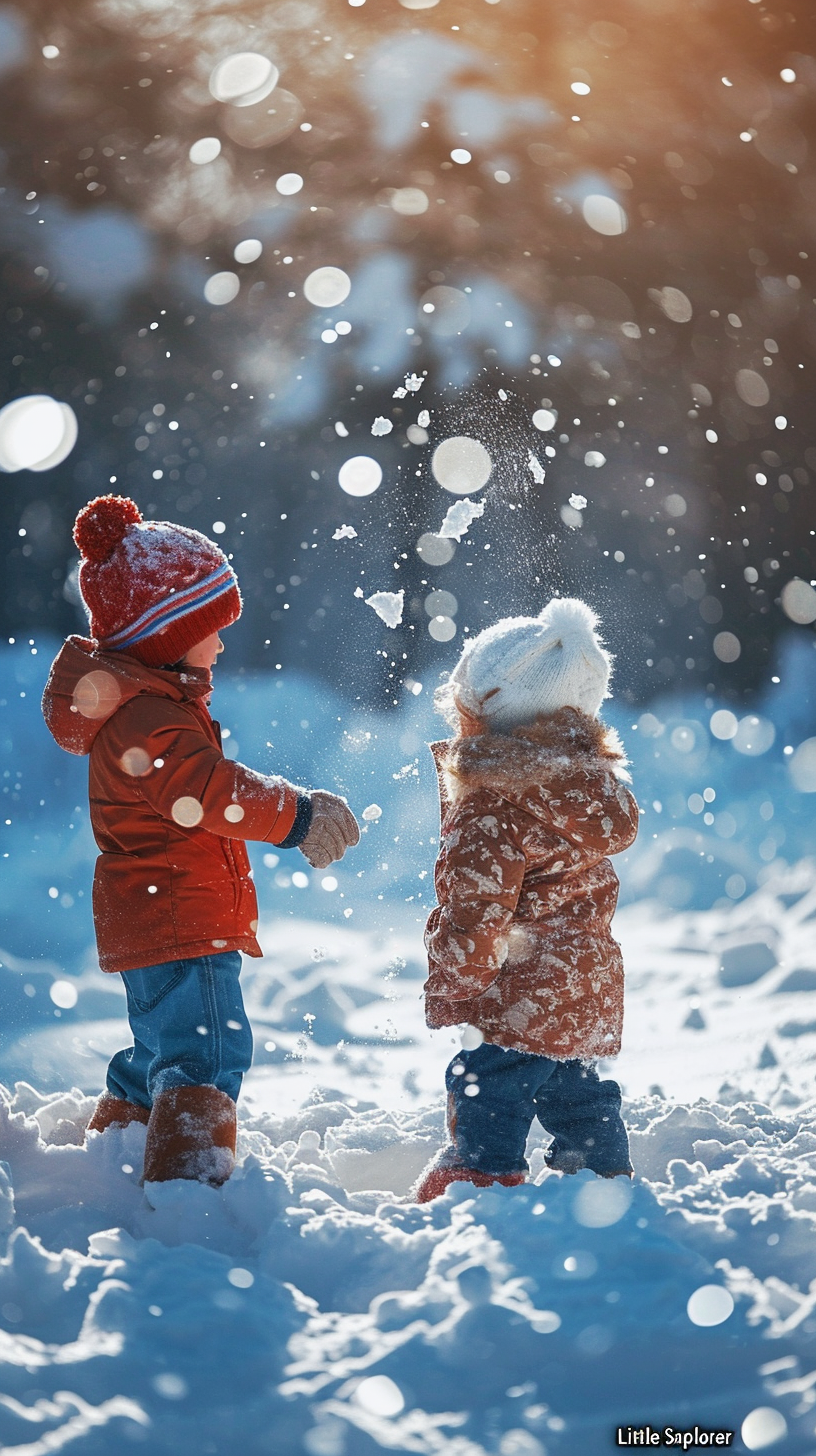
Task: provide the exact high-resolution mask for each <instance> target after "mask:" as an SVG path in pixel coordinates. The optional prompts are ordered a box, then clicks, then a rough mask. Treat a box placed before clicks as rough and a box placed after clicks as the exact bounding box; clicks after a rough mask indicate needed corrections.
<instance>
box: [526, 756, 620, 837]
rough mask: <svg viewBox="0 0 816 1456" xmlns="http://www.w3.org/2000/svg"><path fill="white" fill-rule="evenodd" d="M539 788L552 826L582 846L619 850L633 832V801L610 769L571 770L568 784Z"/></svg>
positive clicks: (555, 784)
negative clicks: (572, 771)
mask: <svg viewBox="0 0 816 1456" xmlns="http://www.w3.org/2000/svg"><path fill="white" fill-rule="evenodd" d="M541 792H543V794H544V796H545V806H546V817H547V818H548V820H549V822H550V823H551V824H552V827H553V829H555V830H556V831H557V832H558V834H560V835H561V836H563V838H564V839H567V840H570V841H571V842H572V843H573V844H576V845H580V846H581V847H582V849H584V850H590V851H593V850H594V851H596V852H597V853H598V854H601V855H608V854H620V852H621V850H624V849H628V847H629V845H630V844H631V843H632V842H633V840H634V839H635V836H636V835H637V832H638V806H637V801H636V800H635V797H634V795H633V794H632V793H631V791H630V790H629V789H628V788H627V787H626V785H625V783H623V782H622V780H621V779H619V778H618V777H617V776H616V774H615V773H614V771H613V770H612V769H596V770H587V771H585V772H583V773H581V774H575V773H572V774H571V775H570V779H569V783H568V785H565V786H564V787H561V786H559V785H558V784H557V783H553V784H552V785H551V787H550V788H549V789H544V790H543V791H541Z"/></svg>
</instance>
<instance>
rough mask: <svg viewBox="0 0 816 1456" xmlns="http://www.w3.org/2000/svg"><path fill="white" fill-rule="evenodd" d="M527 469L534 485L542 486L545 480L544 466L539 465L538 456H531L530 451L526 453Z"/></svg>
mask: <svg viewBox="0 0 816 1456" xmlns="http://www.w3.org/2000/svg"><path fill="white" fill-rule="evenodd" d="M527 469H528V470H529V471H530V474H531V475H532V477H533V480H534V481H535V483H536V485H543V484H544V481H545V479H546V474H545V470H544V466H543V465H542V464H541V461H540V460H539V458H538V456H537V455H534V454H533V452H532V450H528V451H527Z"/></svg>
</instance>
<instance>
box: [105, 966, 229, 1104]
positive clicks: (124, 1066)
mask: <svg viewBox="0 0 816 1456" xmlns="http://www.w3.org/2000/svg"><path fill="white" fill-rule="evenodd" d="M240 972H241V954H240V951H237V950H232V951H225V952H223V953H222V954H221V955H212V956H195V957H194V958H193V959H191V960H181V961H164V962H163V963H162V964H161V965H157V966H144V967H142V968H141V969H140V970H138V971H124V972H123V974H122V980H123V981H124V983H125V991H126V993H127V1008H128V1021H129V1022H130V1029H131V1031H132V1032H133V1046H132V1047H128V1048H127V1049H126V1050H125V1051H121V1052H117V1053H116V1055H115V1056H114V1057H113V1058H112V1060H111V1063H110V1066H109V1067H108V1079H107V1086H108V1091H109V1092H110V1093H111V1094H112V1095H113V1096H114V1097H124V1098H125V1099H126V1100H127V1101H128V1102H138V1103H140V1104H141V1106H142V1107H152V1105H153V1099H154V1098H155V1096H156V1094H157V1093H158V1092H163V1091H165V1090H166V1089H167V1088H168V1087H201V1086H211V1087H218V1088H219V1090H220V1091H221V1092H226V1094H227V1096H228V1097H231V1098H232V1100H233V1102H237V1100H238V1093H239V1092H240V1090H241V1081H242V1079H243V1075H244V1072H246V1071H248V1069H249V1066H250V1064H251V1062H252V1031H251V1029H250V1025H249V1019H248V1017H247V1014H246V1012H245V1010H244V1002H243V998H242V996H241V986H240V982H239V980H238V977H239V975H240Z"/></svg>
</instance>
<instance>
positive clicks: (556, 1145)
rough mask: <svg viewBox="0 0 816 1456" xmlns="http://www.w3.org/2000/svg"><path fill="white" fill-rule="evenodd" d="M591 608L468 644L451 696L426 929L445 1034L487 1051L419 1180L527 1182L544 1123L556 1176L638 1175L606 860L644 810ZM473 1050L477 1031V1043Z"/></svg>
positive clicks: (509, 626)
mask: <svg viewBox="0 0 816 1456" xmlns="http://www.w3.org/2000/svg"><path fill="white" fill-rule="evenodd" d="M597 625H598V624H597V618H596V617H595V614H594V613H593V612H592V611H591V609H590V608H589V607H588V606H586V605H585V603H583V602H580V601H576V600H569V599H555V600H553V601H551V602H550V603H549V604H548V605H547V606H546V607H545V608H544V610H543V611H542V612H541V614H540V616H538V617H536V618H524V617H515V618H506V619H505V620H503V621H500V622H497V623H496V624H495V626H493V627H490V628H488V629H487V630H486V631H484V632H482V633H480V634H479V636H478V637H475V638H473V640H472V641H470V642H469V643H468V644H467V646H466V648H465V650H464V652H463V653H462V656H461V658H460V660H459V662H458V664H457V666H456V668H455V669H454V671H453V673H452V675H451V677H450V680H449V682H448V683H447V684H446V685H445V687H444V688H442V689H441V690H440V694H439V697H438V703H439V706H440V707H441V709H442V711H443V712H444V713H445V715H446V717H447V718H448V721H449V722H450V723H451V726H452V727H453V728H454V729H455V730H456V736H455V737H454V738H453V739H451V740H449V741H446V742H442V743H437V744H434V745H433V753H434V756H435V759H436V764H437V769H438V772H439V787H440V799H441V812H442V827H441V840H440V851H439V857H438V859H437V864H436V892H437V899H438V901H439V904H438V906H437V908H436V909H435V910H433V911H432V912H431V915H430V918H429V920H428V927H427V931H426V937H425V941H426V946H427V949H428V961H429V976H428V980H427V982H426V986H425V992H426V1003H425V1004H426V1018H427V1022H428V1025H429V1026H431V1027H441V1026H453V1025H456V1024H460V1023H463V1022H465V1023H468V1024H469V1025H470V1026H471V1027H473V1028H475V1029H476V1031H477V1033H481V1036H482V1038H483V1040H482V1041H481V1043H480V1044H479V1045H478V1046H476V1047H475V1048H473V1049H471V1050H466V1051H462V1052H460V1053H458V1054H457V1056H455V1057H454V1059H453V1061H452V1062H451V1064H450V1066H449V1067H448V1070H447V1075H446V1085H447V1090H448V1132H449V1137H450V1143H449V1145H448V1146H447V1147H446V1148H444V1149H443V1150H442V1152H441V1153H440V1154H439V1155H438V1156H437V1158H436V1159H435V1160H434V1162H433V1163H432V1164H431V1166H430V1167H429V1168H428V1169H427V1170H426V1172H425V1174H424V1175H423V1176H422V1178H421V1179H420V1182H419V1184H418V1187H417V1192H416V1196H417V1200H418V1201H419V1202H427V1201H429V1200H430V1199H432V1198H435V1197H438V1196H439V1194H441V1193H444V1191H445V1189H446V1188H447V1187H448V1186H449V1184H450V1183H452V1182H454V1181H456V1180H464V1181H469V1182H471V1183H475V1184H477V1185H478V1186H486V1185H488V1184H490V1183H493V1182H499V1183H503V1184H506V1185H512V1184H516V1183H523V1182H524V1180H525V1175H526V1172H527V1163H526V1161H525V1157H524V1148H525V1143H526V1140H527V1134H528V1132H529V1130H530V1126H531V1124H532V1121H533V1118H534V1117H536V1116H537V1117H538V1119H539V1121H540V1122H541V1124H542V1125H543V1127H544V1128H545V1129H546V1131H547V1132H549V1133H550V1134H552V1137H553V1141H552V1143H551V1145H550V1147H549V1149H548V1152H547V1155H546V1161H547V1163H548V1165H549V1167H550V1168H553V1169H555V1170H557V1171H560V1172H562V1173H574V1172H577V1171H578V1170H579V1169H581V1168H590V1169H592V1171H593V1172H595V1173H598V1174H600V1175H601V1176H603V1177H608V1178H611V1177H614V1176H616V1175H617V1174H625V1175H627V1176H631V1174H632V1168H631V1164H630V1161H629V1145H628V1139H627V1136H626V1129H625V1127H624V1125H623V1122H622V1119H621V1116H620V1101H621V1096H620V1089H619V1087H618V1085H617V1083H615V1082H613V1081H608V1080H601V1079H600V1078H599V1076H598V1072H597V1070H596V1068H595V1065H594V1063H595V1061H596V1059H597V1058H599V1057H611V1056H615V1055H616V1054H617V1052H618V1051H619V1050H620V1039H621V1026H622V1021H623V963H622V959H621V953H620V947H619V946H618V944H617V942H616V941H615V940H614V939H613V937H612V934H611V931H610V922H611V919H612V915H613V913H614V910H615V904H616V901H617V893H618V880H617V876H616V874H615V872H614V870H613V868H612V865H611V864H610V861H609V858H608V856H609V855H611V854H617V853H619V852H620V851H621V850H623V849H626V848H627V847H628V845H630V844H631V843H632V841H633V840H634V838H635V835H636V833H637V824H638V810H637V805H636V803H635V800H634V798H633V796H632V794H631V792H630V791H629V789H628V788H627V782H628V778H629V776H628V774H627V773H626V768H625V762H626V760H625V758H624V756H623V750H622V748H621V745H620V742H619V740H618V738H617V736H616V734H615V733H614V732H613V731H612V730H611V729H609V728H606V727H605V726H604V725H603V723H601V722H600V721H599V719H598V712H599V710H600V706H601V703H602V702H603V700H604V698H605V697H606V696H607V694H608V686H609V678H610V672H611V659H610V657H609V655H608V653H607V652H606V651H605V650H604V648H603V645H602V643H601V641H600V639H599V637H598V634H597V631H596V628H597ZM471 1040H472V1038H471Z"/></svg>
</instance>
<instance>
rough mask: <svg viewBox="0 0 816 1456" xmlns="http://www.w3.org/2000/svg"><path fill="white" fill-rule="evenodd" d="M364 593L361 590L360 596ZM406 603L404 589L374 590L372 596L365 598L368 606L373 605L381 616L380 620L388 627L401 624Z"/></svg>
mask: <svg viewBox="0 0 816 1456" xmlns="http://www.w3.org/2000/svg"><path fill="white" fill-rule="evenodd" d="M358 590H359V588H358ZM354 595H355V596H356V595H357V592H355V593H354ZM362 595H363V593H362V592H360V596H362ZM404 603H405V592H404V591H398V592H385V591H378V592H374V593H373V595H372V596H370V597H366V599H365V604H366V606H367V607H373V609H374V611H375V612H376V613H377V616H378V617H379V618H380V621H381V622H385V625H386V627H398V626H399V624H400V622H401V621H402V609H403V605H404Z"/></svg>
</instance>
